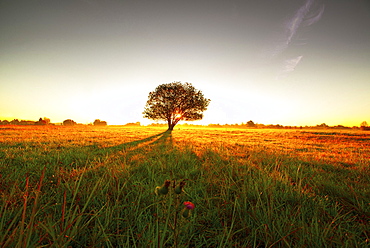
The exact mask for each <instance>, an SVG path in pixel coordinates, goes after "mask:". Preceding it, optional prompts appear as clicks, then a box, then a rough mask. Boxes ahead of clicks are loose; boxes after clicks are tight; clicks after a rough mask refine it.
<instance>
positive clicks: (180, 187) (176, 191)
mask: <svg viewBox="0 0 370 248" xmlns="http://www.w3.org/2000/svg"><path fill="white" fill-rule="evenodd" d="M184 186H185V182H184V181H181V182H180V184H179V185H178V186H177V187H176V188H175V193H176V194H181V192H182V189H183V188H184Z"/></svg>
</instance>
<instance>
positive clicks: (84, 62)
mask: <svg viewBox="0 0 370 248" xmlns="http://www.w3.org/2000/svg"><path fill="white" fill-rule="evenodd" d="M0 19H1V22H0V32H1V33H2V38H0V54H1V56H0V120H4V119H6V120H9V121H11V120H13V119H19V118H22V119H25V120H28V119H33V118H35V116H42V117H44V116H46V117H48V118H50V119H51V120H52V122H57V123H59V122H63V120H66V119H72V120H74V121H76V122H79V123H83V124H87V123H91V122H93V121H94V120H95V119H98V118H99V119H100V120H104V121H107V122H108V124H109V125H122V123H130V122H137V121H139V122H140V123H143V124H146V123H152V121H151V120H147V119H144V118H143V115H142V112H143V110H144V106H145V103H146V101H147V98H148V94H149V92H151V91H153V90H154V89H155V88H156V87H157V86H158V85H160V84H164V83H171V82H174V81H181V82H183V83H184V82H189V83H191V84H192V85H193V86H194V87H195V88H196V89H198V90H200V91H202V92H203V94H204V96H205V97H206V98H208V99H211V102H210V105H209V107H208V110H206V111H205V112H204V118H203V119H202V120H200V121H195V122H193V124H195V125H196V124H201V125H208V124H216V123H220V124H226V123H242V122H246V121H248V120H253V121H255V122H258V123H272V125H277V124H280V125H284V126H306V125H307V126H315V125H319V124H321V123H326V124H327V125H329V126H335V125H343V126H358V125H360V124H361V123H362V122H363V121H368V122H369V121H370V119H369V118H370V115H369V111H368V109H370V98H369V92H370V84H369V83H368V79H369V78H370V70H368V67H369V65H370V32H367V30H368V27H369V25H370V2H368V1H346V0H338V1H325V0H283V1H278V2H271V1H268V0H261V1H255V2H245V1H240V0H233V1H226V0H217V1H212V2H211V3H209V2H208V3H205V2H204V3H203V2H199V1H187V2H181V1H165V0H159V1H155V2H152V1H146V2H138V1H119V0H108V1H104V3H102V2H100V1H98V0H88V1H86V0H74V1H71V0H66V1H63V2H58V3H55V2H50V1H44V0H42V1H26V0H24V1H23V0H21V1H3V2H2V3H1V4H0Z"/></svg>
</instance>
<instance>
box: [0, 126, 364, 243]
mask: <svg viewBox="0 0 370 248" xmlns="http://www.w3.org/2000/svg"><path fill="white" fill-rule="evenodd" d="M0 134H1V135H0V148H1V149H0V158H1V160H0V172H1V174H0V175H1V181H0V193H1V195H2V202H1V205H0V216H1V220H0V230H1V231H0V233H1V234H0V244H1V246H2V247H40V246H45V247H49V246H71V247H86V246H90V247H117V246H123V247H171V246H173V247H232V246H235V247H275V246H276V247H290V246H294V247H313V246H316V247H325V246H329V247H333V246H338V247H366V246H367V245H369V235H370V232H369V230H370V226H369V225H370V224H369V221H370V205H369V203H370V190H369V188H370V187H369V186H370V175H369V166H370V164H369V161H370V146H369V142H370V135H369V134H368V133H366V132H364V131H352V130H349V131H347V130H346V131H335V132H334V131H330V130H327V131H315V130H258V129H230V128H229V129H223V128H219V129H217V128H214V129H212V128H199V129H194V128H181V129H176V130H175V131H172V132H165V130H164V129H161V128H154V127H114V126H112V127H110V126H108V127H94V126H81V127H61V126H59V127H58V126H50V127H30V126H0ZM165 180H170V181H171V182H181V181H183V182H184V183H186V186H185V187H184V189H183V193H182V194H179V195H174V193H172V191H171V190H170V193H169V194H173V195H169V196H158V195H156V194H155V193H154V190H155V188H156V187H157V186H159V185H162V184H163V182H164V181H165ZM171 187H172V186H171ZM164 197H167V198H164ZM171 199H172V200H171ZM183 202H191V203H194V204H195V206H196V208H195V209H193V210H192V213H191V215H190V217H189V218H188V219H181V220H180V219H177V218H178V217H177V216H178V214H179V213H180V212H181V211H184V210H182V208H184V206H183V205H182V203H183ZM177 207H178V208H179V209H177ZM170 209H171V211H172V212H171V213H174V214H170V215H166V214H168V213H170V212H169V211H170ZM174 223H175V224H174ZM174 226H177V227H179V228H176V229H174V228H173V227H174ZM174 230H176V231H174ZM313 244H314V245H313Z"/></svg>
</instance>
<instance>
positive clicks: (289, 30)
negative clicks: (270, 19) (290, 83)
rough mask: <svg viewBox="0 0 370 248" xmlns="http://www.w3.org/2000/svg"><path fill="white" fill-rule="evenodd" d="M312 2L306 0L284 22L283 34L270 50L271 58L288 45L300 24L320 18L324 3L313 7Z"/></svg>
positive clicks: (305, 24)
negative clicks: (316, 7) (317, 7)
mask: <svg viewBox="0 0 370 248" xmlns="http://www.w3.org/2000/svg"><path fill="white" fill-rule="evenodd" d="M314 2H315V0H306V1H305V3H304V4H303V5H302V6H301V7H300V8H299V9H298V10H297V11H296V12H295V13H294V15H293V16H292V17H291V18H289V19H288V20H287V21H286V22H285V24H284V31H283V34H284V35H283V36H282V37H281V39H280V40H279V41H277V42H275V45H274V48H273V49H272V51H271V57H272V58H273V57H276V56H278V55H280V54H281V53H283V52H284V51H285V50H286V49H287V48H288V47H289V45H290V44H291V43H292V41H293V40H294V37H295V35H296V33H297V31H298V30H299V29H300V28H301V26H310V25H312V24H314V23H316V22H318V21H319V20H320V19H321V17H322V15H323V13H324V5H321V6H320V7H319V9H315V8H314Z"/></svg>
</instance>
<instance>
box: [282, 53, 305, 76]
mask: <svg viewBox="0 0 370 248" xmlns="http://www.w3.org/2000/svg"><path fill="white" fill-rule="evenodd" d="M302 58H303V56H302V55H300V56H298V57H295V58H290V59H286V60H284V62H283V68H282V70H281V71H280V73H279V74H278V75H277V77H276V78H277V79H280V78H282V77H283V76H284V75H285V74H286V73H289V72H292V71H294V70H295V68H296V67H297V65H298V64H299V62H301V60H302Z"/></svg>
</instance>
